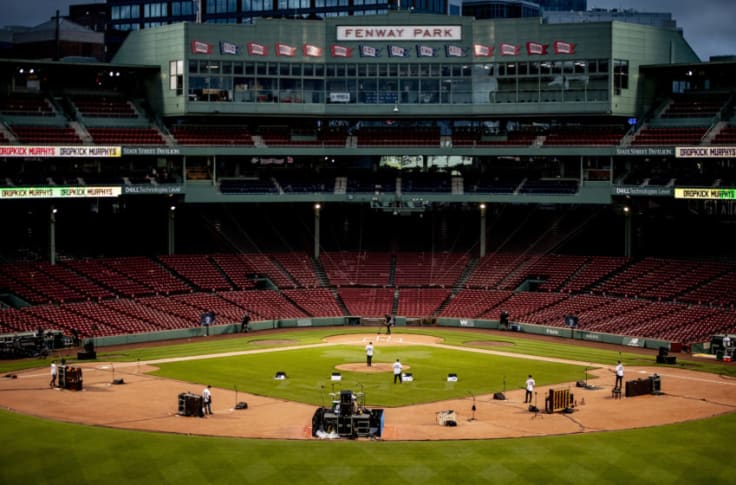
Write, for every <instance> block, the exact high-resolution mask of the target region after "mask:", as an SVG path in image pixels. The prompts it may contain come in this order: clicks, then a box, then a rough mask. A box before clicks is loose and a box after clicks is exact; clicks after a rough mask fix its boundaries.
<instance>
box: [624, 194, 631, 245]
mask: <svg viewBox="0 0 736 485" xmlns="http://www.w3.org/2000/svg"><path fill="white" fill-rule="evenodd" d="M624 256H626V257H627V258H630V257H631V208H630V207H629V206H624Z"/></svg>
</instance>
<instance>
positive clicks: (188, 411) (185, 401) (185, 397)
mask: <svg viewBox="0 0 736 485" xmlns="http://www.w3.org/2000/svg"><path fill="white" fill-rule="evenodd" d="M179 415H180V416H199V417H203V416H204V401H203V399H202V396H200V395H199V394H192V393H191V392H182V393H181V394H179Z"/></svg>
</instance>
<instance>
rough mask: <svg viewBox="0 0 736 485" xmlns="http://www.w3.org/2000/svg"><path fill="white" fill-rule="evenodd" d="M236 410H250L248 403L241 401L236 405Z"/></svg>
mask: <svg viewBox="0 0 736 485" xmlns="http://www.w3.org/2000/svg"><path fill="white" fill-rule="evenodd" d="M235 409H248V403H247V402H243V401H240V402H239V403H238V404H236V405H235Z"/></svg>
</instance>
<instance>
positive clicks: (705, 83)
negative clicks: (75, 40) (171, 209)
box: [0, 12, 736, 212]
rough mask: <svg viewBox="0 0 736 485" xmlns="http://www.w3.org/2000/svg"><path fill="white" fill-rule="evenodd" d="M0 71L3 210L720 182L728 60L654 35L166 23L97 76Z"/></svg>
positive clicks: (624, 30) (639, 189)
mask: <svg viewBox="0 0 736 485" xmlns="http://www.w3.org/2000/svg"><path fill="white" fill-rule="evenodd" d="M0 64H1V66H2V83H3V85H4V86H5V88H6V91H7V92H8V93H9V94H10V96H8V97H7V99H5V100H3V103H4V104H3V105H2V106H0V112H1V113H0V116H2V120H3V125H2V128H0V136H1V137H2V139H0V156H2V157H3V158H4V160H5V163H4V164H3V173H2V174H0V175H2V176H3V179H4V180H3V182H4V184H5V185H6V186H8V187H9V189H8V190H6V191H5V192H4V193H6V194H8V197H9V198H14V197H21V196H28V195H29V194H30V192H28V191H25V192H21V191H18V190H17V188H18V187H27V186H38V185H40V186H54V185H55V186H61V187H68V186H72V187H73V186H83V187H88V186H91V185H94V186H100V185H102V186H105V187H111V189H110V190H109V191H108V192H109V194H110V195H111V196H112V197H119V196H120V195H121V194H122V196H127V195H130V196H135V195H139V194H163V195H166V196H168V195H171V194H179V195H180V196H182V198H183V199H184V200H185V201H187V202H264V201H278V202H297V203H298V202H316V201H321V202H340V203H354V202H358V203H364V204H370V205H371V206H372V207H374V208H378V209H383V210H387V211H394V210H396V209H399V210H406V211H408V212H421V211H422V210H424V208H425V207H428V206H430V205H431V204H434V203H469V202H476V203H481V202H489V203H508V202H513V203H517V202H522V203H544V204H606V205H607V204H611V203H612V202H613V201H614V200H615V198H616V197H617V196H642V197H657V198H660V199H672V198H673V197H674V196H675V195H676V194H677V193H678V192H677V191H676V189H677V188H690V187H700V188H703V187H705V188H716V189H719V190H720V189H724V188H729V187H730V186H732V185H733V181H734V180H736V174H734V173H733V168H732V167H731V160H732V158H733V156H734V149H733V147H732V145H733V144H734V133H735V130H736V129H735V128H734V123H733V99H732V93H733V91H734V82H733V79H734V78H735V77H734V71H736V69H735V68H736V63H733V62H723V63H700V62H699V61H698V59H697V57H696V56H695V54H694V52H693V51H692V49H691V48H690V47H689V46H688V44H687V42H686V41H685V40H684V39H683V38H682V36H681V34H680V33H679V32H677V31H676V30H670V29H664V28H658V27H652V26H643V25H634V24H626V23H620V22H600V23H587V24H553V25H550V24H543V23H541V22H540V21H539V20H538V19H506V20H476V19H473V18H467V17H445V16H435V15H425V14H411V13H408V12H390V13H389V14H388V15H385V16H384V15H379V16H373V17H370V19H367V18H366V17H335V18H328V19H327V20H325V21H309V20H286V19H280V20H276V19H274V20H266V19H264V20H260V21H259V22H257V23H256V24H254V25H217V24H188V23H181V24H173V25H168V26H162V27H159V28H151V29H145V30H142V31H137V32H132V33H131V35H130V36H129V37H128V39H127V41H126V43H125V44H124V45H123V47H122V48H121V49H120V51H119V52H118V54H117V56H116V57H115V59H114V61H113V62H112V63H111V64H88V65H87V64H82V63H76V64H74V63H65V62H37V61H28V62H25V61H18V60H13V61H3V62H2V63H0ZM32 69H35V72H33V73H31V70H32ZM693 147H695V149H693ZM49 159H53V160H54V161H53V163H38V161H39V160H44V161H48V160H49ZM67 192H68V191H67ZM47 193H49V194H51V195H46V194H47ZM724 193H725V192H718V193H717V194H716V195H715V196H714V197H717V198H721V199H722V198H723V197H722V196H721V195H722V194H724ZM34 194H39V197H47V196H49V197H57V196H60V195H59V194H60V192H59V190H57V189H54V190H49V189H48V188H47V190H46V191H38V192H34ZM96 194H97V193H95V194H92V195H96ZM679 194H680V195H681V196H683V195H684V196H685V197H689V195H688V194H690V195H693V197H692V198H695V197H698V198H699V196H698V194H697V193H695V192H679ZM706 195H707V194H706ZM704 198H706V199H710V198H711V197H704Z"/></svg>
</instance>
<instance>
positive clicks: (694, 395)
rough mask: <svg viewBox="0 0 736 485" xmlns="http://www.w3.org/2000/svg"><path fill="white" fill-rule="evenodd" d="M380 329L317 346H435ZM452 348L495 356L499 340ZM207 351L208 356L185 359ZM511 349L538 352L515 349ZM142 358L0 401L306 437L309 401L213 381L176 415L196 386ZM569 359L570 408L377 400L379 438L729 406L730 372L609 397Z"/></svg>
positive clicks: (178, 425) (647, 417)
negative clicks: (573, 376) (574, 377)
mask: <svg viewBox="0 0 736 485" xmlns="http://www.w3.org/2000/svg"><path fill="white" fill-rule="evenodd" d="M390 337H391V338H390V340H389V339H388V336H386V335H380V336H378V338H377V336H376V335H375V334H366V335H359V334H352V335H344V336H335V337H333V338H329V339H327V340H326V341H325V342H324V343H323V344H319V345H335V344H341V345H346V344H347V345H353V344H354V345H360V346H365V345H366V343H367V342H368V341H369V340H371V341H373V343H374V345H377V346H378V345H380V346H383V345H438V346H444V345H442V344H441V341H440V339H437V338H434V337H428V336H422V335H412V334H398V333H394V334H393V335H391V336H390ZM455 348H456V349H458V350H465V351H473V352H487V353H499V354H504V352H503V346H497V347H496V346H494V347H493V348H492V349H476V348H472V349H468V348H465V347H455ZM282 350H283V349H282V348H279V349H273V351H282ZM263 351H264V350H259V351H258V352H263ZM238 353H248V351H243V352H238ZM209 357H212V356H202V357H191V358H209ZM514 357H518V358H535V359H536V358H538V359H543V357H533V356H520V355H515V354H514ZM172 360H175V359H172ZM152 362H153V361H151V362H141V363H115V364H111V363H103V362H94V363H82V364H78V365H79V367H81V368H82V369H83V379H84V388H83V390H82V391H69V390H60V389H51V388H49V378H50V377H49V370H48V368H47V367H44V368H41V369H30V370H26V371H21V372H16V373H14V375H15V376H17V377H16V378H11V377H8V376H7V375H6V376H4V377H2V378H0V406H2V407H3V408H5V409H7V410H10V411H13V412H18V413H23V414H29V415H33V416H39V417H44V418H49V419H56V420H59V421H67V422H73V423H84V424H93V425H99V426H108V427H112V428H123V429H138V430H150V431H163V432H172V433H185V434H201V435H211V436H232V437H243V438H280V439H314V438H312V434H311V424H312V416H313V414H314V412H315V410H316V406H314V405H312V404H300V403H295V402H290V401H284V400H280V399H274V398H269V397H263V396H256V395H252V394H248V393H244V392H239V393H237V394H236V393H235V392H234V391H233V390H228V389H213V396H214V399H213V406H212V409H213V411H214V415H212V416H208V417H206V418H203V419H201V418H193V417H184V416H179V415H178V396H179V394H180V393H182V392H188V391H189V392H193V393H195V394H201V392H202V386H201V385H194V384H191V383H187V382H182V381H175V380H171V379H165V378H160V377H156V376H152V375H149V374H147V372H149V371H151V370H153V369H155V366H154V364H153V363H152ZM155 362H157V363H158V362H163V360H157V361H155ZM575 364H581V365H586V364H587V365H588V366H595V367H597V368H596V369H594V370H591V371H589V373H590V374H591V375H594V376H596V377H597V378H593V379H590V381H589V384H591V385H592V386H595V385H597V386H599V387H593V388H590V389H587V388H578V387H575V383H574V382H573V383H567V384H557V385H555V386H554V388H555V389H564V388H566V387H569V388H570V390H571V392H572V393H573V394H574V396H575V400H576V401H577V406H576V408H575V411H574V412H573V413H571V414H565V413H555V414H546V413H544V412H540V413H532V412H530V411H529V409H528V405H527V404H524V390H523V389H518V390H511V391H508V392H505V393H504V394H505V396H506V400H503V401H500V400H493V396H492V395H490V394H486V395H478V396H475V399H474V400H473V399H472V398H465V399H454V400H449V401H443V402H433V403H429V404H420V405H413V406H405V407H399V408H384V422H385V426H384V431H383V436H382V439H384V440H407V441H409V440H436V439H489V438H506V437H523V436H544V435H551V434H569V433H584V432H595V431H604V430H618V429H628V428H638V427H645V426H657V425H663V424H668V423H675V422H680V421H687V420H692V419H702V418H707V417H711V416H717V415H720V414H724V413H730V412H734V411H736V380H734V379H731V378H727V377H722V376H718V375H715V374H706V373H700V372H694V371H688V370H683V369H679V368H674V367H673V368H670V367H654V366H652V367H631V366H628V367H627V369H626V380H632V379H636V378H637V377H638V376H639V377H642V378H647V377H649V376H650V375H653V374H654V373H657V374H659V375H660V376H661V382H662V391H663V394H660V395H645V396H637V397H633V398H625V399H613V398H612V396H611V387H612V383H613V382H612V379H611V377H612V375H611V373H610V369H609V368H605V367H601V366H600V365H594V364H590V363H586V362H582V363H581V362H575ZM75 365H77V364H75ZM358 369H360V370H362V371H367V372H390V370H389V369H388V368H382V367H379V366H377V367H376V369H370V370H368V369H367V368H366V366H365V363H364V362H361V363H356V364H355V366H354V368H353V369H351V370H358ZM114 379H123V381H124V384H122V385H116V384H113V383H112V382H113V380H114ZM549 389H550V387H549V386H548V387H544V386H539V387H537V389H536V392H537V393H538V401H539V403H538V404H537V405H538V406H539V407H540V408H542V410H543V408H544V396H545V395H546V394H547V391H548V390H549ZM241 401H244V402H247V403H248V409H244V410H238V409H235V405H236V404H237V403H238V402H241ZM473 405H475V408H476V409H475V411H473V410H472V407H473ZM446 410H454V411H455V413H456V416H457V426H454V427H449V426H440V425H439V424H438V423H437V413H439V412H441V411H446Z"/></svg>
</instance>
